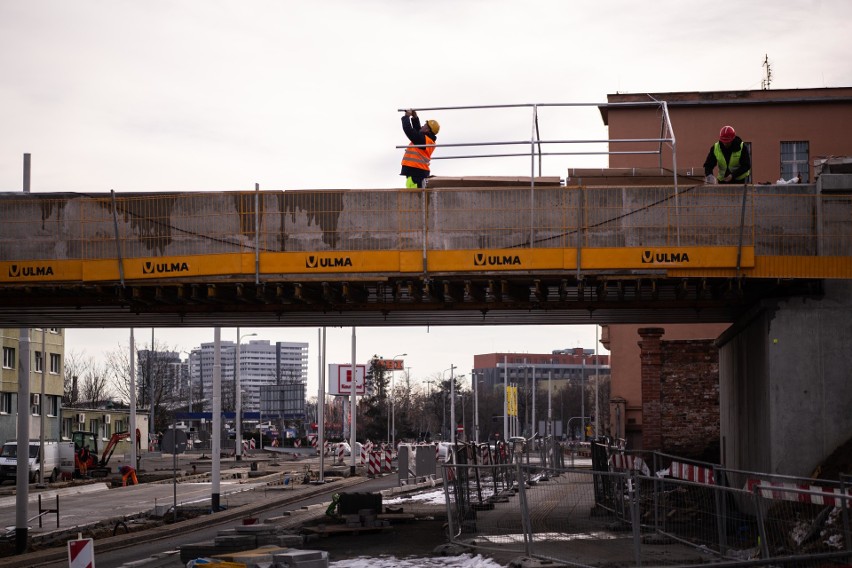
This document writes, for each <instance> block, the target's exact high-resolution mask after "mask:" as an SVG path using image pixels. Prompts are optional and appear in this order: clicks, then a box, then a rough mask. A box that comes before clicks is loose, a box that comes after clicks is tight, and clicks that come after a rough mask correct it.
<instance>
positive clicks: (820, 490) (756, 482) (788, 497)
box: [746, 479, 850, 507]
mask: <svg viewBox="0 0 852 568" xmlns="http://www.w3.org/2000/svg"><path fill="white" fill-rule="evenodd" d="M746 489H747V490H748V491H755V489H756V490H757V492H758V495H760V496H761V497H765V498H767V499H777V500H779V501H795V502H797V503H812V504H814V505H827V506H830V507H842V506H843V505H844V503H845V504H846V506H847V507H848V506H849V501H850V500H849V498H848V497H849V495H850V493H849V491H848V490H847V491H845V492H844V491H843V490H842V489H840V488H839V487H820V486H818V485H810V484H808V483H786V482H781V481H764V480H762V479H749V480H748V481H747V482H746ZM787 489H798V490H799V491H785V490H787ZM805 491H807V492H808V493H805ZM844 494H845V495H846V496H847V498H846V499H843V498H841V496H843V495H844Z"/></svg>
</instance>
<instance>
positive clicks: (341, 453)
mask: <svg viewBox="0 0 852 568" xmlns="http://www.w3.org/2000/svg"><path fill="white" fill-rule="evenodd" d="M345 453H346V446H344V445H343V442H341V443H339V444H337V461H339V462H340V463H343V462H344V461H345V460H344V454H345Z"/></svg>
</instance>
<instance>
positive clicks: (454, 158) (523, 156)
mask: <svg viewBox="0 0 852 568" xmlns="http://www.w3.org/2000/svg"><path fill="white" fill-rule="evenodd" d="M644 154H650V155H653V154H656V152H654V151H651V150H648V151H641V152H542V153H541V154H540V155H542V156H624V155H631V156H633V155H644ZM527 156H529V154H526V153H511V154H468V155H460V156H437V157H435V156H433V157H432V160H459V159H464V158H526V157H527Z"/></svg>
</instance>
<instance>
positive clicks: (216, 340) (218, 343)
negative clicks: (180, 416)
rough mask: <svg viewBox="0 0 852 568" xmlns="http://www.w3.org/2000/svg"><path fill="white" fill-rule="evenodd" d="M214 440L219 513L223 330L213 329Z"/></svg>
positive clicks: (214, 501)
mask: <svg viewBox="0 0 852 568" xmlns="http://www.w3.org/2000/svg"><path fill="white" fill-rule="evenodd" d="M212 395H213V396H212V398H213V404H212V408H213V439H212V442H211V443H212V449H211V453H212V454H213V455H212V456H211V457H212V458H213V461H212V463H211V468H210V480H211V482H212V485H211V495H210V504H211V508H212V509H213V512H214V513H215V512H218V511H219V477H220V467H221V464H220V462H221V459H222V328H220V327H214V328H213V393H212Z"/></svg>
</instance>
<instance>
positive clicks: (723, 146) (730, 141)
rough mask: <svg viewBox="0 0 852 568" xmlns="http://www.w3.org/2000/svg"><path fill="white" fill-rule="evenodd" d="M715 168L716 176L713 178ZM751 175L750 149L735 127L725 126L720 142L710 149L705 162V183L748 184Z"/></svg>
mask: <svg viewBox="0 0 852 568" xmlns="http://www.w3.org/2000/svg"><path fill="white" fill-rule="evenodd" d="M713 168H718V169H717V170H716V176H715V177H714V176H713ZM750 174H751V156H750V155H749V153H748V147H747V146H746V145H745V143H744V142H743V141H742V139H741V138H740V137H739V136H737V133H736V132H734V127H733V126H723V127H722V130H721V131H720V132H719V141H718V142H716V143H715V144H713V145H712V146H711V147H710V152H709V153H708V154H707V159H706V160H705V161H704V176H705V182H706V183H708V184H712V183H717V182H718V183H746V182H747V181H748V176H749V175H750Z"/></svg>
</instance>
